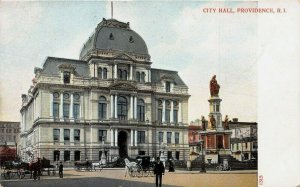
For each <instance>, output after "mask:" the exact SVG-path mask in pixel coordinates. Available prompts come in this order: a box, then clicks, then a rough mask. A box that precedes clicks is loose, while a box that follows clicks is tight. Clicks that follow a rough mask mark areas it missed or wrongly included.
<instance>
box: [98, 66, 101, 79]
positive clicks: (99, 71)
mask: <svg viewBox="0 0 300 187" xmlns="http://www.w3.org/2000/svg"><path fill="white" fill-rule="evenodd" d="M98 79H102V68H98Z"/></svg>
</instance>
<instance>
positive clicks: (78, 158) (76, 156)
mask: <svg viewBox="0 0 300 187" xmlns="http://www.w3.org/2000/svg"><path fill="white" fill-rule="evenodd" d="M74 160H75V161H80V151H74Z"/></svg>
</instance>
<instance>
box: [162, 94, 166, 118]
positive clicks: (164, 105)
mask: <svg viewBox="0 0 300 187" xmlns="http://www.w3.org/2000/svg"><path fill="white" fill-rule="evenodd" d="M165 121H166V101H165V100H164V99H163V111H162V122H163V123H164V122H165Z"/></svg>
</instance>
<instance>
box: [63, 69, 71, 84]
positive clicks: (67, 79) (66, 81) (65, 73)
mask: <svg viewBox="0 0 300 187" xmlns="http://www.w3.org/2000/svg"><path fill="white" fill-rule="evenodd" d="M68 83H70V72H69V71H64V84H68Z"/></svg>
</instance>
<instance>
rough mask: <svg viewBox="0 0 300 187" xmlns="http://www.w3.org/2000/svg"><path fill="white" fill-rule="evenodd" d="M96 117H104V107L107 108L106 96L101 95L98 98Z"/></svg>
mask: <svg viewBox="0 0 300 187" xmlns="http://www.w3.org/2000/svg"><path fill="white" fill-rule="evenodd" d="M98 106H99V108H98V118H99V119H106V108H107V102H106V98H105V97H103V96H101V97H100V98H99V104H98Z"/></svg>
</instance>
